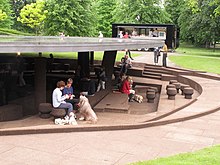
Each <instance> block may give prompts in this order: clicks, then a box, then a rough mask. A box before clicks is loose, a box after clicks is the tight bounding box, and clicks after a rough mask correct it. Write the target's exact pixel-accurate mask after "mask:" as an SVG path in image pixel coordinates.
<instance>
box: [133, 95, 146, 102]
mask: <svg viewBox="0 0 220 165" xmlns="http://www.w3.org/2000/svg"><path fill="white" fill-rule="evenodd" d="M143 99H144V98H143V96H141V95H138V94H135V95H134V100H135V101H137V102H138V103H143Z"/></svg>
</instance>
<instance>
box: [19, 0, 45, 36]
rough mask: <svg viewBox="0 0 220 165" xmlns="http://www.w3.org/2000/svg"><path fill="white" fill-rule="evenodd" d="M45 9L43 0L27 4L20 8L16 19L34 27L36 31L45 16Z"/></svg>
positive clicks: (38, 29) (40, 26) (38, 30)
mask: <svg viewBox="0 0 220 165" xmlns="http://www.w3.org/2000/svg"><path fill="white" fill-rule="evenodd" d="M46 14H47V10H44V1H37V2H36V3H31V4H27V5H26V6H24V7H23V8H22V9H21V13H20V17H18V21H19V22H21V23H23V24H26V25H27V26H29V27H31V28H32V29H35V31H36V32H37V33H38V32H40V30H41V29H42V26H43V21H44V20H45V18H46Z"/></svg>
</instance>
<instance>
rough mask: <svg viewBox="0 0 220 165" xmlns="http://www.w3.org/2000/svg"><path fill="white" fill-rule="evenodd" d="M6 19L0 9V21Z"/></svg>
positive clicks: (5, 15)
mask: <svg viewBox="0 0 220 165" xmlns="http://www.w3.org/2000/svg"><path fill="white" fill-rule="evenodd" d="M6 18H7V14H6V13H5V12H3V11H2V10H1V9H0V21H3V20H5V19H6Z"/></svg>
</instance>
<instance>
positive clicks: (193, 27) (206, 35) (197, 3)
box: [179, 0, 220, 45]
mask: <svg viewBox="0 0 220 165" xmlns="http://www.w3.org/2000/svg"><path fill="white" fill-rule="evenodd" d="M216 7H217V6H216V4H214V3H210V0H188V5H186V7H185V8H184V10H183V11H182V13H181V15H180V17H179V25H180V27H181V38H182V39H183V40H184V41H190V42H192V43H194V44H196V45H205V44H206V45H210V43H215V42H216V41H219V40H220V16H216V14H215V9H216Z"/></svg>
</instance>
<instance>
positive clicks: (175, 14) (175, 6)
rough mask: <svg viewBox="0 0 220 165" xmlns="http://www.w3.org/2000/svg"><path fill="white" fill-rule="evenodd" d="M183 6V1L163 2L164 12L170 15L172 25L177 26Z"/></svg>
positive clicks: (166, 0) (171, 0) (168, 0)
mask: <svg viewBox="0 0 220 165" xmlns="http://www.w3.org/2000/svg"><path fill="white" fill-rule="evenodd" d="M185 5H186V4H185V1H180V0H165V4H164V6H165V10H166V12H167V13H168V14H169V15H170V18H171V20H172V23H174V24H175V25H178V18H179V16H180V14H181V12H182V10H183V8H184V6H185Z"/></svg>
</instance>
